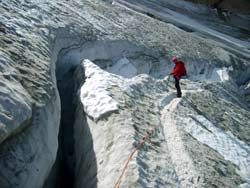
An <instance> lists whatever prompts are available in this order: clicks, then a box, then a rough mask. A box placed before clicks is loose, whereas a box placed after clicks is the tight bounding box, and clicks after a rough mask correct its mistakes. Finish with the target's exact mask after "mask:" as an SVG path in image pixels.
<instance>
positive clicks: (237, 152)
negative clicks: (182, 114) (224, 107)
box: [183, 114, 250, 186]
mask: <svg viewBox="0 0 250 188" xmlns="http://www.w3.org/2000/svg"><path fill="white" fill-rule="evenodd" d="M194 119H195V120H196V121H194ZM187 122H188V123H186V124H185V126H183V128H184V130H185V131H187V132H188V133H190V134H191V135H192V136H193V137H194V138H196V139H197V140H198V141H200V142H201V143H204V144H206V145H208V146H209V147H211V148H213V149H214V150H216V151H217V152H218V153H220V154H221V155H222V156H223V157H224V158H225V159H226V160H229V161H231V162H232V163H234V164H235V165H237V166H238V167H239V169H240V172H239V173H240V174H241V176H242V177H244V178H245V179H246V180H247V182H248V186H250V171H249V167H250V147H249V146H248V145H246V144H245V143H244V142H242V141H241V140H239V139H238V138H236V137H235V136H234V135H233V134H232V133H231V132H229V131H227V132H225V131H223V130H221V129H219V128H217V127H216V126H215V125H213V124H212V123H211V122H210V121H209V120H208V119H206V118H205V117H203V116H201V115H195V116H193V115H192V114H190V117H189V118H188V120H187ZM197 122H200V123H201V124H202V125H203V126H204V127H202V126H200V125H199V124H197Z"/></svg>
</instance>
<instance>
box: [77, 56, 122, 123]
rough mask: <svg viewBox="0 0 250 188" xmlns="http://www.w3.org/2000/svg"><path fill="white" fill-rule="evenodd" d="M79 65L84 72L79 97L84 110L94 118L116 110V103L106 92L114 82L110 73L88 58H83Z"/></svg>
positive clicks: (96, 118)
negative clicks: (83, 81) (83, 80)
mask: <svg viewBox="0 0 250 188" xmlns="http://www.w3.org/2000/svg"><path fill="white" fill-rule="evenodd" d="M81 66H82V67H83V69H84V72H85V79H86V80H85V83H84V84H83V86H82V87H81V89H80V99H81V102H82V104H83V106H84V111H85V112H86V113H87V115H88V116H90V117H92V118H93V119H94V120H98V119H100V118H101V117H102V116H103V115H105V114H107V113H110V112H113V111H116V110H118V103H117V102H116V101H115V100H114V99H113V98H112V97H111V94H110V93H109V92H108V88H109V87H110V85H113V84H114V78H113V77H112V74H110V73H107V72H105V71H103V70H102V69H101V68H99V67H98V66H96V65H95V64H94V63H92V62H91V61H89V60H83V61H82V63H81Z"/></svg>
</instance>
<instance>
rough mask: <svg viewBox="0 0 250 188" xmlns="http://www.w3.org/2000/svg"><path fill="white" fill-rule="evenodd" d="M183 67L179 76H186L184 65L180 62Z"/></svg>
mask: <svg viewBox="0 0 250 188" xmlns="http://www.w3.org/2000/svg"><path fill="white" fill-rule="evenodd" d="M182 64H183V66H182V70H181V76H186V75H187V71H186V68H185V64H184V63H183V62H182Z"/></svg>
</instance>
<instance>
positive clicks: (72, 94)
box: [44, 66, 97, 188]
mask: <svg viewBox="0 0 250 188" xmlns="http://www.w3.org/2000/svg"><path fill="white" fill-rule="evenodd" d="M74 72H75V67H74V66H72V67H71V68H70V69H69V71H68V72H67V73H66V74H64V76H63V77H61V78H62V79H60V80H57V85H58V90H59V94H60V99H61V124H60V132H59V136H58V142H59V149H58V154H57V160H56V162H55V164H54V166H53V169H52V170H51V173H50V176H49V178H48V180H47V182H46V183H45V185H44V188H73V187H86V188H96V187H97V164H96V156H95V152H94V149H93V139H92V135H91V131H90V128H89V125H88V123H87V120H86V117H85V113H84V111H83V107H82V104H81V102H80V99H79V96H77V93H78V92H77V90H78V89H79V87H80V84H82V83H83V81H84V76H82V80H77V79H74Z"/></svg>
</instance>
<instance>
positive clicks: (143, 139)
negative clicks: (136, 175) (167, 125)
mask: <svg viewBox="0 0 250 188" xmlns="http://www.w3.org/2000/svg"><path fill="white" fill-rule="evenodd" d="M154 129H155V128H154ZM154 129H152V130H151V131H147V134H146V135H145V136H144V137H143V138H142V140H141V141H140V142H139V143H138V144H137V145H136V147H135V149H134V150H133V151H132V152H131V154H130V155H129V157H128V159H127V161H126V163H125V165H124V167H123V170H122V172H121V174H120V176H119V177H118V178H117V179H116V181H115V185H114V188H119V184H120V182H121V179H122V177H123V175H124V173H125V171H126V169H127V167H128V163H129V162H130V160H131V159H132V157H133V155H134V154H135V152H136V151H137V150H139V148H140V147H141V146H142V144H144V143H145V142H146V140H147V139H148V137H149V136H150V135H151V134H152V133H153V131H154Z"/></svg>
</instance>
